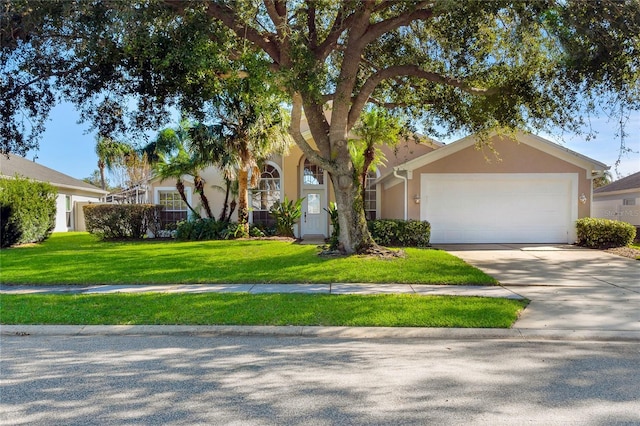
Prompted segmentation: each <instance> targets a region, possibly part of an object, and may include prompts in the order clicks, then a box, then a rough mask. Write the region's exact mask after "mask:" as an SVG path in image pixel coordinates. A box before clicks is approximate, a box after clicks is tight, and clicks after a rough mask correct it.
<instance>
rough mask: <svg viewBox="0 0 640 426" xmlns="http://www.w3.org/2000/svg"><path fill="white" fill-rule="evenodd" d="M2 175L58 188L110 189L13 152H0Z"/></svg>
mask: <svg viewBox="0 0 640 426" xmlns="http://www.w3.org/2000/svg"><path fill="white" fill-rule="evenodd" d="M0 175H3V176H5V177H9V178H12V177H14V176H16V175H19V176H21V177H25V178H29V179H33V180H36V181H39V182H49V183H51V184H52V185H53V186H56V187H58V188H70V189H76V190H82V191H88V192H93V193H95V194H97V195H104V194H107V193H108V191H104V190H102V189H100V188H98V187H96V186H93V185H91V184H89V183H86V182H84V181H81V180H80V179H76V178H73V177H71V176H69V175H65V174H64V173H60V172H58V171H56V170H53V169H50V168H49V167H45V166H43V165H42V164H38V163H36V162H34V161H30V160H27V159H26V158H23V157H19V156H17V155H13V154H9V156H8V157H7V156H6V155H4V154H0Z"/></svg>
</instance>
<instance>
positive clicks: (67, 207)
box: [64, 195, 72, 229]
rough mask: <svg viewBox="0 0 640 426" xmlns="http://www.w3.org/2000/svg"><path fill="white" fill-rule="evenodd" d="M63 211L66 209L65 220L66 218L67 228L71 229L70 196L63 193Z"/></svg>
mask: <svg viewBox="0 0 640 426" xmlns="http://www.w3.org/2000/svg"><path fill="white" fill-rule="evenodd" d="M64 201H65V211H66V220H67V228H69V229H71V210H72V209H71V206H72V205H71V196H70V195H65V197H64Z"/></svg>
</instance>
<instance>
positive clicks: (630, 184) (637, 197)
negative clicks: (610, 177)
mask: <svg viewBox="0 0 640 426" xmlns="http://www.w3.org/2000/svg"><path fill="white" fill-rule="evenodd" d="M593 217H602V218H605V219H613V220H621V221H623V222H627V223H630V224H632V225H635V226H640V172H637V173H634V174H632V175H629V176H627V177H625V178H622V179H620V180H617V181H615V182H612V183H610V184H609V185H605V186H603V187H600V188H597V189H594V190H593Z"/></svg>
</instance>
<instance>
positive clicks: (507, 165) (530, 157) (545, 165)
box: [381, 137, 591, 219]
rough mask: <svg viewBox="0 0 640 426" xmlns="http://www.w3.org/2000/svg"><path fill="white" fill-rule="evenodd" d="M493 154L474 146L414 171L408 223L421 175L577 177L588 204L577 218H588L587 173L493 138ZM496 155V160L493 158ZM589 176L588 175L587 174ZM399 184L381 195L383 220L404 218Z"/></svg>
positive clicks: (414, 213)
mask: <svg viewBox="0 0 640 426" xmlns="http://www.w3.org/2000/svg"><path fill="white" fill-rule="evenodd" d="M491 141H492V144H493V148H494V149H495V151H496V153H497V154H496V153H494V152H492V151H491V150H490V149H489V148H484V149H477V148H476V147H475V146H470V147H467V148H464V149H462V150H460V151H458V152H456V153H453V154H451V155H449V156H447V157H444V158H442V159H440V160H436V161H434V162H433V163H430V164H428V165H426V166H423V167H420V168H418V169H416V170H414V171H413V176H412V178H411V179H409V181H408V198H409V203H408V212H409V218H410V219H419V217H420V206H419V204H416V203H415V202H414V201H413V197H414V195H416V194H420V175H421V174H422V173H577V174H578V196H580V195H581V194H584V195H585V196H586V197H587V202H586V203H585V204H582V203H581V202H579V201H576V202H577V203H578V217H579V218H580V217H588V216H589V215H590V204H591V200H590V197H591V180H590V179H588V178H587V170H586V169H584V168H581V167H579V166H576V165H574V164H571V163H568V162H566V161H563V160H561V159H559V158H557V157H554V156H552V155H550V154H547V153H545V152H543V151H540V150H538V149H535V148H533V147H530V146H529V145H526V144H524V143H517V142H515V141H511V140H505V139H501V138H499V137H494V138H493V139H492V140H491ZM496 155H497V156H496ZM589 173H590V172H589ZM403 194H404V188H403V184H402V183H398V184H396V185H394V186H392V187H388V188H387V189H386V190H383V191H382V194H381V197H382V206H383V207H382V212H381V217H383V218H402V217H403V214H404V210H403V205H402V203H403V202H402V201H398V200H402V198H399V197H403Z"/></svg>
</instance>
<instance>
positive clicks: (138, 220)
mask: <svg viewBox="0 0 640 426" xmlns="http://www.w3.org/2000/svg"><path fill="white" fill-rule="evenodd" d="M163 208H164V206H159V205H155V204H89V205H86V206H84V207H83V209H84V216H85V222H86V224H87V230H88V231H89V232H90V233H92V234H94V235H97V236H98V237H100V239H102V240H120V239H142V238H144V237H145V236H146V234H147V231H149V232H151V233H153V234H155V233H156V232H158V230H159V228H160V212H161V211H162V209H163Z"/></svg>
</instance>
